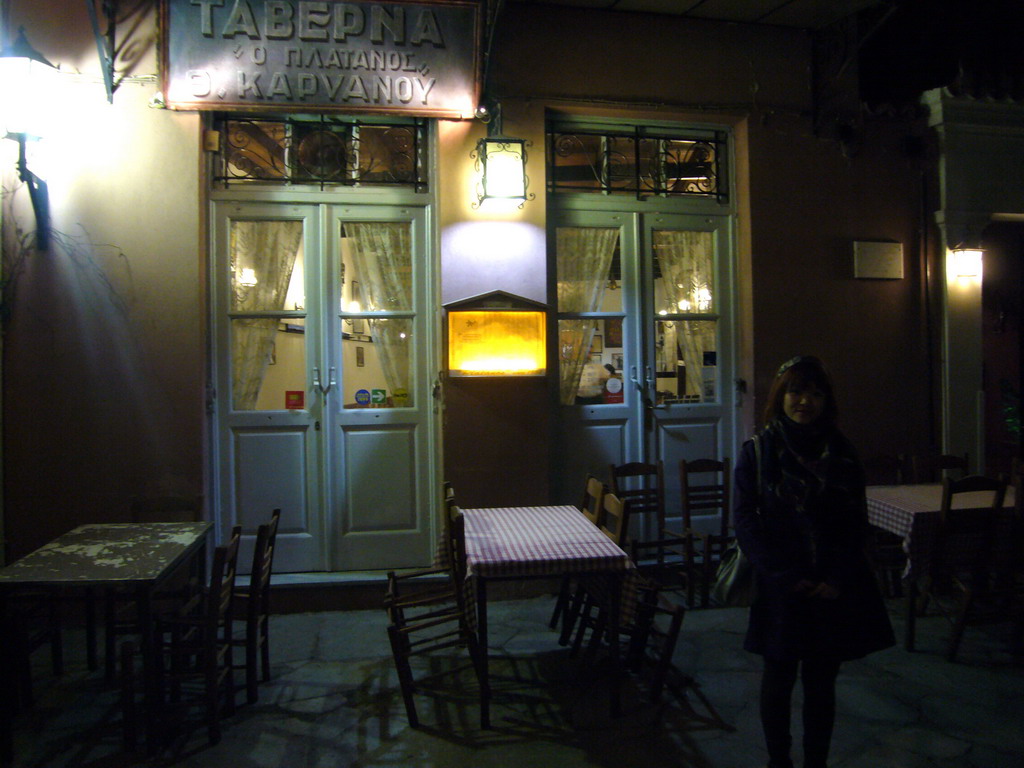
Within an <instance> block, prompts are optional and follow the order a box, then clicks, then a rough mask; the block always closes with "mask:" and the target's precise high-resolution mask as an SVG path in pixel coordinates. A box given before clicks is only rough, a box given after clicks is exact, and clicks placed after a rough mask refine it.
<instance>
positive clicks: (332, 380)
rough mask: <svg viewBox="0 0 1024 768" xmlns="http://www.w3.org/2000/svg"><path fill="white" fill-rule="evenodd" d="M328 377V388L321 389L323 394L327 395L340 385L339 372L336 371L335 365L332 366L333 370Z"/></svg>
mask: <svg viewBox="0 0 1024 768" xmlns="http://www.w3.org/2000/svg"><path fill="white" fill-rule="evenodd" d="M327 375H328V380H327V387H326V388H324V387H321V388H320V391H321V392H323V393H324V394H325V395H326V394H327V393H328V392H330V391H331V390H332V389H333V388H334V385H335V384H337V383H338V378H337V372H336V371H335V369H334V366H333V365H332V366H331V369H330V371H329V372H328V374H327Z"/></svg>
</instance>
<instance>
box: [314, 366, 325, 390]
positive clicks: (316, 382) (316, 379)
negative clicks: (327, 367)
mask: <svg viewBox="0 0 1024 768" xmlns="http://www.w3.org/2000/svg"><path fill="white" fill-rule="evenodd" d="M313 389H317V390H320V391H321V392H323V387H321V386H320V369H319V368H314V369H313Z"/></svg>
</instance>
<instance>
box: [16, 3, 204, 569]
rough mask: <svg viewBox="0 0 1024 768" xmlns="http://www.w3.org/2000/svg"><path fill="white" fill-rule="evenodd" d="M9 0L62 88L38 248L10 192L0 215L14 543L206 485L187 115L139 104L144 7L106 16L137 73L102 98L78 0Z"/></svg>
mask: <svg viewBox="0 0 1024 768" xmlns="http://www.w3.org/2000/svg"><path fill="white" fill-rule="evenodd" d="M10 6H11V7H10V22H11V26H12V28H17V27H18V26H19V25H24V26H25V27H26V29H27V31H28V34H29V38H30V41H31V42H32V44H33V45H34V46H35V47H36V48H37V49H38V50H40V51H41V52H42V53H44V55H46V56H47V57H48V58H49V59H50V60H51V61H52V62H54V63H55V64H60V65H61V69H62V70H63V71H65V72H66V73H67V74H65V75H64V76H63V77H62V79H63V80H65V81H66V87H67V88H68V96H67V108H66V110H65V113H64V119H63V120H62V121H61V122H62V125H60V126H59V130H55V132H54V135H53V136H52V137H49V138H47V139H45V140H44V142H43V143H42V144H41V145H40V152H41V153H42V154H43V156H42V157H41V158H40V163H41V164H42V165H41V166H40V167H44V166H45V165H46V164H47V162H49V164H51V167H50V169H49V172H48V181H49V193H50V201H51V207H52V210H51V213H52V226H53V230H54V237H53V245H52V247H51V249H50V250H49V251H48V252H46V253H33V252H31V251H26V252H19V249H18V248H17V247H16V246H15V245H14V243H13V242H12V239H13V237H14V236H15V235H16V228H21V229H23V230H25V231H30V230H32V229H33V228H34V226H35V224H34V219H33V216H32V211H31V208H30V207H29V206H28V205H27V193H26V192H25V190H24V189H19V190H17V191H16V192H15V193H14V197H13V200H12V202H13V204H14V205H13V208H12V209H11V215H8V216H5V219H4V234H5V243H4V248H5V252H4V258H5V262H6V265H7V266H8V268H7V269H5V273H6V274H5V278H6V279H11V280H14V281H15V282H14V284H13V288H14V290H13V291H11V292H8V294H7V296H5V299H7V300H8V303H7V304H6V306H5V310H6V311H7V312H9V316H8V319H7V321H6V324H5V331H6V338H5V344H4V406H5V409H4V439H5V445H4V449H5V450H4V454H5V466H4V472H5V476H6V482H5V512H6V523H7V534H8V539H9V545H10V554H12V555H14V556H17V555H18V554H23V553H24V552H26V551H28V550H30V549H32V548H34V547H36V546H38V545H39V544H41V543H43V542H45V541H46V540H47V539H49V538H51V537H52V536H54V535H56V534H59V533H61V532H63V531H65V530H67V529H69V528H71V527H73V526H74V525H76V524H78V523H82V522H96V521H116V520H124V519H127V516H128V504H129V500H130V499H131V498H133V497H135V496H152V495H170V494H173V495H179V494H180V495H198V494H200V493H201V492H202V477H203V461H204V460H203V419H204V384H203V382H204V378H205V376H204V369H205V354H206V353H205V346H204V330H203V326H204V323H205V319H204V318H205V315H204V308H203V307H204V290H205V289H204V285H205V279H206V278H205V275H206V270H205V268H204V266H203V264H204V261H203V259H204V255H203V254H204V250H205V248H204V246H203V242H202V234H201V221H200V210H201V208H200V204H199V200H200V198H199V189H200V182H199V178H200V176H199V168H200V158H199V147H200V141H199V119H198V116H197V115H195V114H176V113H173V112H170V111H166V110H158V109H151V108H149V106H148V104H149V101H150V99H151V97H152V96H153V95H154V94H155V93H156V90H157V85H156V82H155V75H156V72H157V65H156V52H155V47H154V46H155V41H156V26H155V3H153V4H142V6H141V7H140V8H139V10H138V12H135V13H133V14H132V15H131V16H130V17H128V18H126V19H124V21H123V23H122V24H121V25H119V34H120V35H122V37H121V38H120V39H119V44H121V45H124V46H125V47H124V50H123V54H124V56H126V57H127V58H122V59H121V60H119V63H118V73H119V74H125V73H127V74H129V75H131V76H132V77H133V78H135V79H131V80H129V81H126V82H124V83H123V84H122V85H121V86H120V87H119V88H118V89H117V91H116V93H115V94H114V99H113V103H112V104H108V103H107V101H106V95H105V93H104V90H103V86H102V84H101V81H100V77H99V74H100V67H99V60H98V56H97V54H96V48H95V42H94V40H93V37H92V32H91V27H90V24H89V19H88V15H87V12H86V8H85V4H70V3H66V2H58V1H56V0H44V1H40V0H33V2H28V0H24V1H20V2H12V3H10ZM129 59H130V60H129ZM71 73H79V74H77V75H76V74H71ZM12 167H13V162H12V161H10V160H8V159H7V158H5V162H4V165H3V169H4V172H5V174H6V175H5V183H12V182H14V181H16V179H15V178H14V174H13V173H11V172H10V170H9V169H11V168H12ZM12 260H13V261H12ZM15 262H20V264H21V265H22V267H23V270H22V271H21V272H20V273H19V274H14V273H13V272H12V271H11V269H10V268H9V267H10V266H11V265H13V263H15Z"/></svg>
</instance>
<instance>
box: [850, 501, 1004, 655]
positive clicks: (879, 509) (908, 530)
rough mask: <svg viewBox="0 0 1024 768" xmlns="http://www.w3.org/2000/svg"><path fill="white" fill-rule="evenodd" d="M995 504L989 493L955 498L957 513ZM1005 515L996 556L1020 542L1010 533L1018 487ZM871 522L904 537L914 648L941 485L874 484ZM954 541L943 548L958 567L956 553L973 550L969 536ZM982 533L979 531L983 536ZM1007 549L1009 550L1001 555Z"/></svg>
mask: <svg viewBox="0 0 1024 768" xmlns="http://www.w3.org/2000/svg"><path fill="white" fill-rule="evenodd" d="M991 504H992V494H991V492H987V491H978V492H974V493H959V494H956V495H954V497H953V509H954V510H971V509H980V508H983V507H986V506H990V505H991ZM1003 504H1004V508H1005V512H1006V514H1005V515H1000V516H998V517H997V518H996V530H995V531H994V537H993V541H994V543H995V546H994V548H993V552H992V557H994V558H999V557H1004V556H1012V552H1010V547H1011V546H1012V542H1013V541H1014V540H1015V539H1014V537H1013V536H1012V535H1010V529H1011V528H1012V525H1013V505H1014V489H1013V487H1012V486H1010V487H1008V488H1007V489H1006V498H1005V500H1004V502H1003ZM867 506H868V522H869V523H871V525H874V526H876V527H878V528H881V529H882V530H885V531H889V532H891V533H894V534H896V535H897V536H900V537H902V538H903V551H904V552H905V553H906V555H907V566H906V569H905V570H904V572H903V579H904V581H905V582H906V583H907V585H908V589H907V616H906V619H907V626H906V638H905V641H904V644H905V646H906V647H907V649H908V650H909V649H912V648H913V645H914V616H915V614H916V606H915V599H916V592H917V590H916V588H915V586H914V585H915V583H916V581H917V579H919V578H921V577H922V576H924V575H926V574H927V573H928V568H929V565H930V563H931V560H932V556H933V554H934V551H935V543H936V537H937V534H938V531H939V523H940V512H939V510H940V509H941V507H942V483H922V484H913V485H872V486H868V488H867ZM969 535H970V534H969V533H963V534H961V538H959V539H954V538H950V540H949V541H947V542H946V544H945V546H944V548H943V560H944V561H945V562H947V563H951V564H953V565H955V564H956V554H957V552H963V553H969V552H971V551H972V549H973V547H972V546H971V542H970V541H968V540H967V539H966V538H964V537H966V536H969ZM980 535H981V533H979V536H980ZM1003 549H1005V551H1002V550H1003Z"/></svg>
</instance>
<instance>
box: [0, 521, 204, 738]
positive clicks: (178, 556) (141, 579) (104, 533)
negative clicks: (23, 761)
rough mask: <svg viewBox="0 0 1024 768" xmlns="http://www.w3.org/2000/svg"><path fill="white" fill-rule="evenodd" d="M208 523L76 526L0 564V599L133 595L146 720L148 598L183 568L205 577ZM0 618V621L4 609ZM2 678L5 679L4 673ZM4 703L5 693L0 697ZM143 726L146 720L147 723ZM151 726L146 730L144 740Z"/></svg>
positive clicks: (153, 686) (152, 687) (150, 646)
mask: <svg viewBox="0 0 1024 768" xmlns="http://www.w3.org/2000/svg"><path fill="white" fill-rule="evenodd" d="M212 527H213V526H212V523H108V524H90V525H81V526H79V527H78V528H75V529H74V530H72V531H69V532H68V533H65V534H64V535H63V536H59V537H58V538H56V539H54V540H53V541H51V542H50V543H49V544H46V545H44V546H42V547H40V548H39V549H37V550H36V551H35V552H32V553H30V554H28V555H26V556H25V557H23V558H22V559H20V560H18V561H16V562H14V563H11V564H10V565H8V566H6V567H4V568H0V597H2V596H3V595H5V594H6V593H8V592H12V591H15V590H20V589H23V588H28V589H32V590H35V591H39V590H47V591H49V590H52V591H54V592H55V593H56V592H59V591H61V590H66V589H68V588H75V587H78V588H84V589H94V588H104V587H115V588H118V589H121V590H130V591H131V592H133V593H134V595H135V599H136V605H137V608H138V616H139V626H140V627H141V628H142V640H141V652H142V659H143V675H144V680H145V696H146V702H147V704H148V705H149V706H147V707H146V710H147V715H146V716H147V719H148V718H149V717H150V715H151V713H152V711H153V709H154V707H153V706H152V704H153V703H154V702H155V701H156V700H157V698H158V689H159V678H158V673H157V664H156V663H155V662H156V659H155V657H156V652H157V647H156V646H157V643H156V641H155V638H154V636H153V610H152V604H153V597H154V595H156V594H157V593H159V591H160V589H161V588H162V587H163V586H164V585H165V584H166V583H167V582H168V581H169V580H170V579H171V578H172V577H173V576H174V575H175V574H176V573H178V572H180V570H181V569H183V568H189V567H194V568H196V570H197V573H198V575H199V577H200V578H204V577H205V570H206V541H207V538H208V534H209V532H210V530H211V529H212ZM0 620H3V621H6V612H4V615H3V617H2V618H0ZM5 679H7V680H10V679H11V677H10V675H9V673H8V674H6V675H5ZM0 699H3V700H4V701H9V697H6V696H4V697H0ZM0 720H2V721H3V724H2V725H0V728H2V729H3V734H2V738H3V741H4V750H5V751H6V752H8V753H9V751H10V712H7V713H0ZM147 724H148V723H147ZM152 732H153V729H152V728H147V738H150V737H151V736H152Z"/></svg>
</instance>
